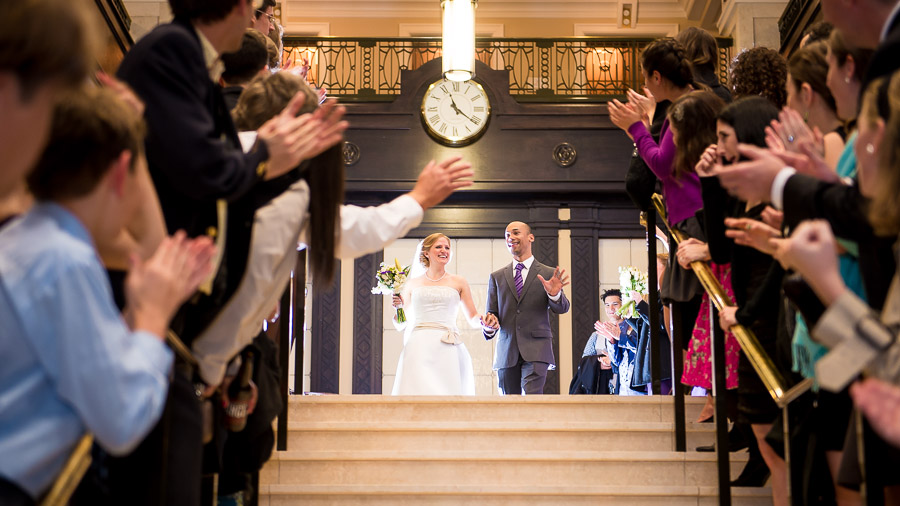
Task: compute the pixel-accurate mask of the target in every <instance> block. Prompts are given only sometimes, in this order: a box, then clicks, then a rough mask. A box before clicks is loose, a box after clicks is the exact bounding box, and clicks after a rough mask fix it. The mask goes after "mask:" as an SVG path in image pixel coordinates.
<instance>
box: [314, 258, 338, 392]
mask: <svg viewBox="0 0 900 506" xmlns="http://www.w3.org/2000/svg"><path fill="white" fill-rule="evenodd" d="M337 264H338V265H337V266H336V267H335V275H334V282H333V283H332V285H331V286H330V287H325V288H324V289H323V288H322V286H321V283H320V284H316V282H315V280H313V307H312V313H313V314H312V320H311V321H312V324H311V326H312V343H311V348H312V350H311V357H310V358H311V365H310V371H309V389H310V391H312V392H322V393H332V394H336V393H338V388H339V385H340V367H341V359H340V349H341V267H340V262H338V263H337Z"/></svg>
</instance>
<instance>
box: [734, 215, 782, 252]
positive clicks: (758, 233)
mask: <svg viewBox="0 0 900 506" xmlns="http://www.w3.org/2000/svg"><path fill="white" fill-rule="evenodd" d="M725 226H726V227H728V228H729V229H730V230H726V231H725V236H726V237H730V238H732V239H734V243H735V244H740V245H741V246H749V247H751V248H754V249H756V250H759V251H761V252H763V253H765V254H767V255H772V254H774V253H775V248H774V247H773V246H772V244H770V243H769V240H770V239H776V238H779V237H781V232H779V231H778V229H776V228H772V227H770V226H769V225H766V224H765V223H763V222H761V221H756V220H751V219H750V218H725Z"/></svg>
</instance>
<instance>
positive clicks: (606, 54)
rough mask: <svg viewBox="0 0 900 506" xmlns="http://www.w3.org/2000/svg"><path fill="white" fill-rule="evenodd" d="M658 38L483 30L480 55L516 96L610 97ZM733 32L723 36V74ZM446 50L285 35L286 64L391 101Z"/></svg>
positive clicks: (422, 41)
mask: <svg viewBox="0 0 900 506" xmlns="http://www.w3.org/2000/svg"><path fill="white" fill-rule="evenodd" d="M652 41H653V39H650V38H642V39H621V38H597V37H573V38H561V39H510V38H479V39H478V40H477V43H476V58H477V59H478V60H480V61H481V62H483V63H485V64H486V65H488V66H490V67H491V68H493V69H496V70H504V69H505V70H508V71H509V92H510V94H511V95H513V97H515V98H516V99H517V100H519V101H533V102H563V101H569V100H580V101H583V100H588V101H600V102H605V101H607V100H610V99H611V98H617V97H622V96H624V95H625V92H626V91H627V90H628V88H634V89H638V88H639V87H640V85H641V84H642V83H643V76H641V72H640V64H639V62H640V53H641V51H642V50H643V48H644V47H646V46H647V45H648V44H649V43H650V42H652ZM731 46H732V44H731V39H719V48H720V49H719V69H720V72H719V73H720V77H721V79H722V81H723V82H725V81H727V68H728V64H729V61H730V60H731ZM440 56H441V39H439V38H430V37H407V38H384V39H371V38H349V37H285V39H284V55H283V60H284V63H285V64H286V65H300V64H303V63H304V62H305V63H308V64H309V66H310V70H309V80H310V82H312V83H314V84H315V85H317V86H324V87H326V88H328V91H329V94H331V95H334V96H338V97H341V98H343V99H345V100H358V101H389V100H393V99H394V98H395V97H396V96H397V95H399V94H400V73H401V71H402V70H415V69H417V68H419V67H420V66H421V65H423V64H424V63H427V62H429V61H431V60H433V59H435V58H439V57H440Z"/></svg>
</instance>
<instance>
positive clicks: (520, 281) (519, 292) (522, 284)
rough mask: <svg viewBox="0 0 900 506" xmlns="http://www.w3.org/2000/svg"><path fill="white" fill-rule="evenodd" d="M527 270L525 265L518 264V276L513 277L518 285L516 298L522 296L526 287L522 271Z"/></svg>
mask: <svg viewBox="0 0 900 506" xmlns="http://www.w3.org/2000/svg"><path fill="white" fill-rule="evenodd" d="M524 268H525V264H516V275H515V276H513V281H515V283H516V296H517V297H521V296H522V288H524V287H525V281H524V280H523V279H522V269H524Z"/></svg>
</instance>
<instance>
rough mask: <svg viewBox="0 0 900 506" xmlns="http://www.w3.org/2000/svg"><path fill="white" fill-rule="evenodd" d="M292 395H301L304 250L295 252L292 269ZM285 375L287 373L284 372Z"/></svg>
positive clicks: (304, 279)
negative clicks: (294, 262)
mask: <svg viewBox="0 0 900 506" xmlns="http://www.w3.org/2000/svg"><path fill="white" fill-rule="evenodd" d="M293 285H294V292H293V293H294V314H293V319H292V321H293V326H294V389H293V390H292V392H291V393H293V394H294V395H302V394H303V359H304V355H303V354H304V347H303V345H304V342H303V341H304V339H306V248H304V249H302V250H300V251H298V252H297V265H296V267H294V280H293ZM285 374H287V371H285Z"/></svg>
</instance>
